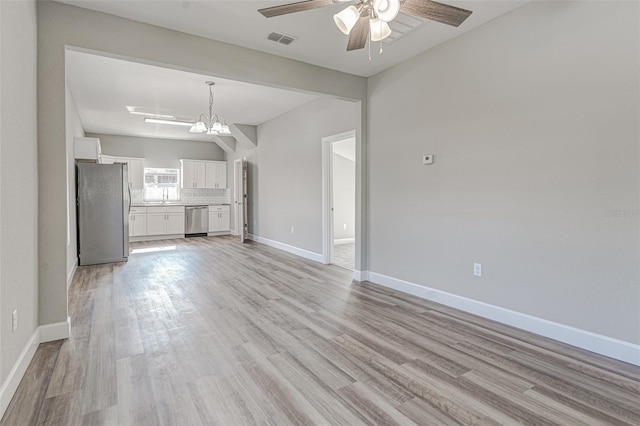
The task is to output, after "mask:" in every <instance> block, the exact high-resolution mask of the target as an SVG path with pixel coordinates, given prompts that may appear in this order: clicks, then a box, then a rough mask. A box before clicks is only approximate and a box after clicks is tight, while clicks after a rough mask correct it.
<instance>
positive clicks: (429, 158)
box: [422, 154, 434, 164]
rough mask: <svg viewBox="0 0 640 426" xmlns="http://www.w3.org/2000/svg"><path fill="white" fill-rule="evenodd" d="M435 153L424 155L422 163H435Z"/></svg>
mask: <svg viewBox="0 0 640 426" xmlns="http://www.w3.org/2000/svg"><path fill="white" fill-rule="evenodd" d="M433 159H434V155H433V154H427V155H423V156H422V164H433Z"/></svg>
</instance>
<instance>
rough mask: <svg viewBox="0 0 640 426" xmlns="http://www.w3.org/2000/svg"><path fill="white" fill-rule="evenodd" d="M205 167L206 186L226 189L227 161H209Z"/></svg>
mask: <svg viewBox="0 0 640 426" xmlns="http://www.w3.org/2000/svg"><path fill="white" fill-rule="evenodd" d="M205 168H206V170H205V176H206V188H219V189H224V188H226V187H227V163H225V162H224V161H207V162H206V163H205Z"/></svg>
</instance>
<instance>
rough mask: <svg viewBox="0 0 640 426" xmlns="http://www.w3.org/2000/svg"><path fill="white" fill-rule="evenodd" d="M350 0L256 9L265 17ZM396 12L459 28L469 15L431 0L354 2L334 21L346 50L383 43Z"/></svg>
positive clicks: (309, 1) (320, 0)
mask: <svg viewBox="0 0 640 426" xmlns="http://www.w3.org/2000/svg"><path fill="white" fill-rule="evenodd" d="M350 1H353V0H304V1H299V2H295V3H288V4H283V5H280V6H273V7H267V8H264V9H260V10H258V12H260V13H261V14H262V15H264V16H265V17H267V18H272V17H274V16H281V15H287V14H289V13H296V12H304V11H306V10H311V9H317V8H321V7H325V6H331V5H333V4H335V3H337V2H340V3H341V2H345V3H346V2H350ZM399 12H403V13H407V14H409V15H413V16H417V17H420V18H426V19H431V20H432V21H436V22H441V23H443V24H447V25H451V26H454V27H457V26H459V25H460V24H462V23H463V22H464V20H465V19H467V18H468V17H469V15H471V11H470V10H466V9H461V8H459V7H455V6H449V5H447V4H443V3H438V2H435V1H432V0H357V3H356V4H354V5H351V6H349V7H347V8H346V9H344V10H343V11H341V12H339V13H337V14H335V15H334V16H333V20H334V22H335V23H336V26H337V27H338V29H340V31H342V32H343V33H344V34H345V35H348V36H349V42H348V44H347V51H351V50H357V49H362V48H363V47H364V46H365V45H366V44H367V39H369V38H371V41H382V40H383V39H385V38H387V37H389V35H391V28H390V27H389V24H388V23H389V22H391V21H393V20H394V19H395V18H396V16H398V13H399Z"/></svg>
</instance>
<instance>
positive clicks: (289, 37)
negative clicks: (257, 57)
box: [267, 33, 298, 46]
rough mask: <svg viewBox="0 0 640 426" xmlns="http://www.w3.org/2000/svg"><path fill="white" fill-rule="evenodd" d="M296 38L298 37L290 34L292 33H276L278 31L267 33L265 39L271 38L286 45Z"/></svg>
mask: <svg viewBox="0 0 640 426" xmlns="http://www.w3.org/2000/svg"><path fill="white" fill-rule="evenodd" d="M297 39H298V37H295V36H292V35H285V34H278V33H271V34H269V35H268V36H267V40H271V41H274V42H276V43H280V44H284V45H286V46H288V45H290V44H291V43H293V42H294V41H296V40H297Z"/></svg>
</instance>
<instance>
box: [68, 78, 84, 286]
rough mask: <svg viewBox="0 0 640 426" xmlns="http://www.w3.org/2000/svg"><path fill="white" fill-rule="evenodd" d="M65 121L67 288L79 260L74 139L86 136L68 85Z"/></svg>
mask: <svg viewBox="0 0 640 426" xmlns="http://www.w3.org/2000/svg"><path fill="white" fill-rule="evenodd" d="M65 111H66V112H65V119H66V127H65V131H66V141H67V159H66V161H67V167H68V168H67V191H68V192H67V195H68V199H69V204H68V205H67V209H68V210H67V215H68V217H69V220H68V228H67V234H68V241H67V286H69V285H70V284H71V278H72V276H71V273H72V272H73V268H74V267H75V265H76V261H77V260H78V241H77V232H78V231H77V229H76V224H77V221H76V179H75V176H76V169H75V159H74V155H73V145H74V138H75V137H76V136H84V129H83V127H82V121H80V115H79V114H78V108H77V106H76V102H75V101H74V99H73V94H72V93H71V90H70V89H69V86H68V85H67V86H66V88H65Z"/></svg>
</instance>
